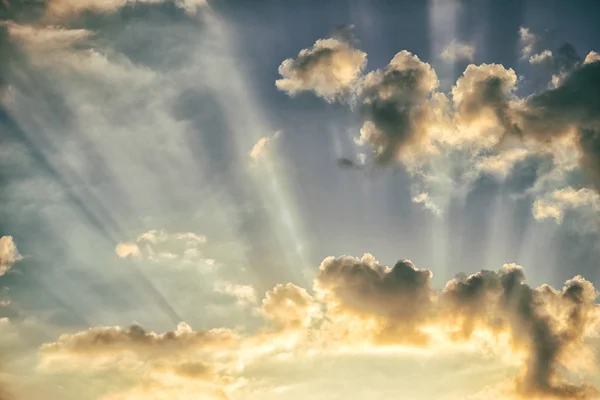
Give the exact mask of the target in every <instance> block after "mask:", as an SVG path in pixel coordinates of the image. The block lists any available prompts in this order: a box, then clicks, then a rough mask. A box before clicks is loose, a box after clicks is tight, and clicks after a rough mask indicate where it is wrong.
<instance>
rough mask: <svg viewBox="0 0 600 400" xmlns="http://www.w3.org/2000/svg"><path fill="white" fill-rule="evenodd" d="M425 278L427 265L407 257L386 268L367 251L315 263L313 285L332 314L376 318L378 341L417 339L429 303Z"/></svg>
mask: <svg viewBox="0 0 600 400" xmlns="http://www.w3.org/2000/svg"><path fill="white" fill-rule="evenodd" d="M430 279H431V271H427V270H420V269H417V268H415V266H414V265H413V264H412V263H411V262H410V261H408V260H404V261H399V262H398V263H396V265H395V266H394V267H393V268H390V267H387V266H384V265H381V264H379V262H377V260H375V258H374V257H373V256H372V255H370V254H365V255H364V256H363V257H362V258H360V259H358V258H355V257H340V258H333V257H329V258H327V259H325V260H324V261H323V262H322V263H321V266H320V267H319V273H318V275H317V277H316V278H315V289H316V291H317V293H318V294H319V296H320V297H321V298H322V299H324V300H325V301H326V303H327V304H328V305H329V307H330V308H329V311H330V312H331V313H333V314H339V313H341V314H354V315H356V316H358V317H361V318H367V319H368V318H371V317H374V318H376V319H378V320H379V321H380V322H381V325H380V327H379V328H380V331H379V332H377V340H378V341H382V342H390V341H391V342H403V341H408V342H414V343H422V341H423V339H424V336H423V334H422V332H420V331H419V326H420V325H421V324H422V323H423V322H424V320H425V318H426V317H427V316H428V312H429V309H430V307H431V302H432V291H431V287H430Z"/></svg>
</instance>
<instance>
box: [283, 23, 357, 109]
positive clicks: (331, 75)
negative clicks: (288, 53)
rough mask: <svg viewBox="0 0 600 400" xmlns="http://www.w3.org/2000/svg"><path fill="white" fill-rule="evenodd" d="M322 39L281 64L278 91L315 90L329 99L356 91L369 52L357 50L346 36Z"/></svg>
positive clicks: (343, 96) (293, 93) (290, 92)
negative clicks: (355, 87)
mask: <svg viewBox="0 0 600 400" xmlns="http://www.w3.org/2000/svg"><path fill="white" fill-rule="evenodd" d="M333 36H334V37H332V38H329V39H319V40H317V41H316V42H315V44H314V45H313V46H312V47H311V48H308V49H303V50H301V51H300V53H298V55H297V56H296V57H294V58H289V59H287V60H285V61H283V62H282V63H281V65H280V66H279V74H280V75H281V76H282V78H281V79H278V80H277V81H276V82H275V85H276V86H277V88H278V89H279V90H282V91H284V92H286V93H287V94H289V95H291V96H294V95H296V94H299V93H301V92H305V91H313V92H315V94H316V95H317V96H319V97H322V98H324V99H325V100H327V101H329V102H333V101H335V100H339V99H343V98H345V97H346V96H348V95H349V94H351V92H352V91H353V90H354V86H355V85H356V84H357V80H358V78H359V77H360V75H361V73H362V71H363V69H364V68H365V66H366V64H367V55H366V53H364V52H362V51H360V50H357V49H355V48H354V47H353V46H352V44H351V43H349V42H348V41H347V40H346V39H347V37H345V36H344V35H339V34H334V35H333Z"/></svg>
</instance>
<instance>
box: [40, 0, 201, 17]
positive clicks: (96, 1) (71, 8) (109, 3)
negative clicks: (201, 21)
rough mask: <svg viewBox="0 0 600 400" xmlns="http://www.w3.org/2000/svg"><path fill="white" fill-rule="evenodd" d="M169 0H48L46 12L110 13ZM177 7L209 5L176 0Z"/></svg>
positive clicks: (53, 14) (192, 8)
mask: <svg viewBox="0 0 600 400" xmlns="http://www.w3.org/2000/svg"><path fill="white" fill-rule="evenodd" d="M167 1H168V0H48V3H47V9H46V13H47V15H48V17H49V18H64V17H67V16H72V15H75V14H79V13H81V12H83V11H93V12H99V13H110V12H114V11H117V10H118V9H119V8H122V7H125V6H128V5H135V4H136V3H148V4H159V3H165V2H167ZM172 2H173V4H175V6H176V7H178V8H180V9H182V10H184V11H185V12H187V13H190V14H194V13H196V12H197V11H198V9H199V8H201V7H204V6H207V5H208V3H207V1H206V0H174V1H172Z"/></svg>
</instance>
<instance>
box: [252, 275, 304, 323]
mask: <svg viewBox="0 0 600 400" xmlns="http://www.w3.org/2000/svg"><path fill="white" fill-rule="evenodd" d="M314 308H315V302H314V301H313V298H312V296H311V295H309V294H308V292H307V291H306V289H303V288H300V287H298V286H296V285H294V284H292V283H288V284H285V285H282V284H278V285H277V286H275V287H274V288H273V289H272V290H270V291H268V292H267V293H266V295H265V298H264V299H263V301H262V305H261V312H262V314H263V315H264V316H265V317H266V318H267V319H269V320H270V321H272V322H274V323H275V325H276V326H277V327H278V328H279V329H286V330H289V329H300V328H303V327H307V326H308V325H309V324H310V317H311V312H312V311H314Z"/></svg>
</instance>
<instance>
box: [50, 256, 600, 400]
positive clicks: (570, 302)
mask: <svg viewBox="0 0 600 400" xmlns="http://www.w3.org/2000/svg"><path fill="white" fill-rule="evenodd" d="M431 277H432V272H431V271H429V270H426V269H419V268H417V267H415V265H414V264H413V263H411V262H410V261H408V260H401V261H398V262H397V263H396V264H395V265H394V267H388V266H386V265H383V264H381V263H379V262H378V261H377V260H376V259H375V258H374V256H372V255H371V254H365V255H363V256H362V257H361V258H356V257H350V256H343V257H328V258H326V259H325V260H323V262H322V263H321V265H320V267H319V270H318V272H317V275H316V276H315V279H314V284H313V287H312V291H313V292H314V295H311V294H310V293H309V292H308V291H307V290H306V289H303V288H300V287H298V286H296V285H293V284H291V283H288V284H279V285H277V286H275V287H274V288H273V289H272V290H270V291H268V292H267V293H266V295H265V298H264V299H263V301H262V304H261V305H260V308H259V311H260V312H259V313H258V314H257V315H258V316H262V317H263V318H264V323H265V325H264V326H262V327H259V328H258V329H257V330H255V331H254V332H247V333H242V332H237V331H235V330H230V329H224V328H221V329H212V330H207V331H194V330H192V329H191V328H190V327H189V326H188V325H187V324H185V323H182V324H180V325H179V326H178V328H177V330H175V331H173V332H167V333H164V334H157V333H153V332H148V331H146V330H145V329H143V328H142V327H140V326H137V325H134V326H132V327H130V328H128V329H121V328H118V327H98V328H91V329H89V330H87V331H83V332H79V333H75V334H66V335H63V336H61V337H60V338H59V339H58V340H57V341H56V342H54V343H48V344H46V345H44V346H43V347H42V348H41V354H42V365H43V366H44V367H45V368H53V369H55V370H64V369H73V368H93V369H96V370H105V369H110V368H117V369H119V370H122V371H123V373H129V371H133V370H135V371H139V368H143V370H145V371H146V372H145V375H146V376H149V377H152V378H153V379H155V380H156V382H154V383H153V384H152V385H151V386H150V387H156V388H157V390H158V391H159V392H161V391H162V392H164V393H169V394H172V395H173V396H175V397H174V398H179V397H177V395H178V394H181V395H183V393H186V391H185V390H188V389H189V391H187V393H188V394H189V393H204V395H206V396H208V398H212V397H210V396H215V393H217V392H218V393H225V392H226V391H227V390H229V389H230V390H233V391H235V389H234V387H235V382H241V381H240V380H242V381H243V379H244V376H245V372H244V371H245V367H243V366H241V364H240V363H241V362H243V364H244V365H246V366H250V365H252V364H253V363H254V362H260V363H267V362H269V361H268V360H269V358H270V357H278V355H281V354H282V353H281V352H282V351H284V352H290V351H291V352H292V354H294V356H293V357H306V356H308V354H310V353H311V352H312V351H314V350H316V349H326V350H323V351H326V352H329V353H330V354H335V353H336V352H337V351H341V350H343V349H346V350H344V351H347V350H348V349H349V348H357V349H358V348H361V346H364V345H365V344H368V346H369V347H368V348H371V349H372V350H373V351H376V350H377V348H388V347H389V346H398V345H401V346H405V347H406V346H408V347H417V348H423V349H427V348H431V349H438V348H439V349H443V348H446V349H447V348H449V347H452V346H460V345H461V344H463V343H474V345H475V346H477V343H478V342H477V337H478V336H480V335H481V334H482V332H487V333H488V334H489V335H491V336H492V337H496V340H497V341H496V342H495V343H496V345H495V346H496V350H495V351H496V352H497V353H498V354H502V353H506V352H510V353H513V354H515V357H516V359H517V360H519V361H518V363H519V374H518V375H517V376H516V378H515V384H514V387H513V391H515V393H517V394H518V395H519V396H521V397H524V398H538V397H540V396H542V397H544V396H545V397H548V398H582V399H583V398H590V399H591V398H593V396H595V395H597V394H598V392H597V391H596V390H595V389H594V388H593V387H591V386H589V385H585V384H582V385H575V384H572V383H570V382H569V381H568V380H567V379H566V378H565V376H564V375H563V374H562V372H561V371H562V367H563V366H564V365H567V366H568V365H574V364H573V363H581V361H582V357H584V358H585V354H586V348H587V346H588V339H589V338H591V337H592V336H593V335H594V331H595V330H596V329H597V327H598V326H600V325H599V323H600V309H599V306H598V305H597V304H595V300H596V298H597V292H596V290H595V288H594V286H593V285H592V283H591V282H589V281H587V280H585V279H583V278H582V277H580V276H576V277H574V278H573V279H571V280H568V281H567V282H566V283H565V285H564V287H563V288H562V289H561V290H556V289H554V288H552V287H550V286H548V285H542V286H541V287H539V288H532V287H530V286H528V285H527V284H526V282H525V276H524V272H523V269H522V268H521V267H520V266H518V265H515V264H505V265H504V266H503V267H502V268H500V269H499V270H498V271H487V270H483V271H481V272H478V273H475V274H472V275H466V274H463V275H459V276H457V277H456V278H455V279H452V280H451V281H449V282H448V283H447V284H446V286H445V287H444V289H443V290H441V291H440V290H435V289H434V288H432V286H431ZM290 335H291V336H290ZM506 335H508V337H509V338H510V339H509V340H508V341H505V342H502V341H499V340H498V339H499V338H501V337H503V336H506ZM497 346H500V347H499V348H498V347H497ZM363 348H364V347H363ZM436 351H437V350H436ZM574 354H581V356H579V357H576V356H573V355H574ZM290 356H291V355H290ZM265 357H266V358H265ZM242 360H243V361H242ZM142 362H143V364H140V363H142ZM142 365H143V367H142ZM579 366H580V365H579ZM588 367H589V368H591V369H594V368H595V365H590V366H588ZM190 382H192V383H193V384H191V383H190ZM145 385H146V384H143V383H142V384H137V383H134V386H131V387H130V388H128V389H127V388H124V389H122V391H121V392H116V393H115V394H113V396H117V397H114V398H121V397H118V396H119V393H142V392H143V390H145V388H147V386H145ZM190 385H191V386H190ZM197 385H200V386H197ZM232 385H233V386H232ZM200 387H201V388H200ZM227 388H229V389H227ZM507 389H508V388H507ZM215 391H217V392H215ZM211 393H212V394H211ZM232 393H233V392H232ZM155 397H156V396H155ZM217 397H218V396H217ZM107 398H113V397H107ZM123 398H127V397H123Z"/></svg>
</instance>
